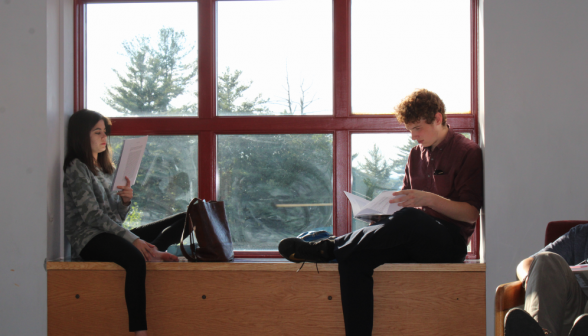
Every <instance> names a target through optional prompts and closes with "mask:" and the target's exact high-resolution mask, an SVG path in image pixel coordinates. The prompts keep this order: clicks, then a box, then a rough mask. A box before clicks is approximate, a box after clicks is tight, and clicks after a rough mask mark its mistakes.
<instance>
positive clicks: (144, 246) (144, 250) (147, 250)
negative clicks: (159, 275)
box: [133, 238, 156, 261]
mask: <svg viewBox="0 0 588 336" xmlns="http://www.w3.org/2000/svg"><path fill="white" fill-rule="evenodd" d="M133 245H135V247H136V248H137V250H139V252H141V254H142V255H143V257H145V260H146V261H151V260H153V259H154V258H155V255H154V252H153V250H156V249H155V246H154V245H151V244H149V243H148V242H146V241H144V240H143V239H140V238H137V239H135V241H134V242H133Z"/></svg>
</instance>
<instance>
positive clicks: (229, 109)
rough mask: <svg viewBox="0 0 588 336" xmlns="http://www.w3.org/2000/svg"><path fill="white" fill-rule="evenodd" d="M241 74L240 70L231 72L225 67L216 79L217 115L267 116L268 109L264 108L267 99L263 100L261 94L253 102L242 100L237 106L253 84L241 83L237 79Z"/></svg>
mask: <svg viewBox="0 0 588 336" xmlns="http://www.w3.org/2000/svg"><path fill="white" fill-rule="evenodd" d="M242 73H243V72H242V71H241V70H235V71H234V72H231V68H229V67H227V68H226V69H225V72H224V73H223V74H222V75H220V76H219V77H218V90H217V104H218V113H219V114H222V115H227V114H229V115H251V114H269V113H270V111H269V109H268V108H267V107H265V106H264V104H266V103H267V102H268V101H269V99H263V98H262V97H261V94H259V95H258V96H257V97H255V98H253V100H244V101H242V102H241V104H238V101H240V100H241V98H243V93H244V92H245V91H247V90H248V89H249V88H250V87H251V84H252V83H253V82H249V83H247V84H243V83H241V82H240V80H239V77H241V74H242Z"/></svg>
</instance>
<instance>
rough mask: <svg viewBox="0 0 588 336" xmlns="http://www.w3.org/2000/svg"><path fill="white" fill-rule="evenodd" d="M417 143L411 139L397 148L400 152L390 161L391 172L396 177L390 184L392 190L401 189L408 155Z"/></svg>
mask: <svg viewBox="0 0 588 336" xmlns="http://www.w3.org/2000/svg"><path fill="white" fill-rule="evenodd" d="M418 144H419V142H418V141H416V140H413V139H409V140H408V142H407V143H406V144H404V145H402V146H397V148H398V149H399V150H400V153H398V156H397V157H396V159H394V160H392V163H391V167H392V172H394V173H396V174H397V177H396V178H394V180H393V182H392V189H393V190H398V189H400V188H402V180H403V179H404V169H405V168H406V163H407V162H408V155H409V154H410V150H411V149H412V148H413V147H415V146H418Z"/></svg>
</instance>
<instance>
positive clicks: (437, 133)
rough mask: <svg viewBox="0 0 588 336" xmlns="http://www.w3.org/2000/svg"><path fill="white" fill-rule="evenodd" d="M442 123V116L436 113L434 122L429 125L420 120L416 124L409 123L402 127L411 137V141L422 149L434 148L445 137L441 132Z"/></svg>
mask: <svg viewBox="0 0 588 336" xmlns="http://www.w3.org/2000/svg"><path fill="white" fill-rule="evenodd" d="M442 123H443V116H441V113H437V114H435V120H433V122H432V123H430V124H427V122H426V121H425V120H424V119H421V120H420V121H418V122H416V123H409V124H406V125H404V126H405V127H406V129H407V130H408V131H409V132H410V134H411V135H412V139H413V140H416V141H418V142H419V144H421V145H423V147H430V146H433V148H435V147H436V146H437V145H438V144H439V143H440V142H441V140H443V135H445V134H444V133H443V132H442V131H443V129H444V126H443V125H442Z"/></svg>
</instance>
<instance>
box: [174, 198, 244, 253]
mask: <svg viewBox="0 0 588 336" xmlns="http://www.w3.org/2000/svg"><path fill="white" fill-rule="evenodd" d="M192 232H194V233H195V234H196V239H197V240H198V245H199V246H198V247H196V244H194V235H193V234H192ZM186 236H190V253H188V252H186V249H185V248H184V238H185V237H186ZM180 249H181V250H182V254H183V255H184V257H186V259H188V260H189V261H232V260H233V259H234V258H235V254H234V252H233V241H232V239H231V231H230V230H229V224H228V223H227V216H226V215H225V204H224V203H223V202H217V201H210V202H206V201H205V200H201V199H199V198H194V199H193V200H192V201H191V202H190V204H189V205H188V211H186V222H185V223H184V231H183V232H182V240H181V241H180Z"/></svg>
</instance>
